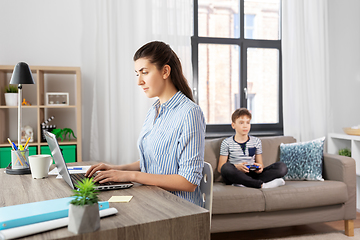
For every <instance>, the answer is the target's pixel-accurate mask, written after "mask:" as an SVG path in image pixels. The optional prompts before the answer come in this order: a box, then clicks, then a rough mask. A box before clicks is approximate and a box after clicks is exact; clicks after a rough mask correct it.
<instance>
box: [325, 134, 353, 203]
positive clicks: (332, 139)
mask: <svg viewBox="0 0 360 240" xmlns="http://www.w3.org/2000/svg"><path fill="white" fill-rule="evenodd" d="M343 148H348V149H350V151H351V157H352V158H353V159H355V164H356V208H357V209H358V210H359V209H360V136H356V135H348V134H340V133H329V134H328V153H331V154H338V152H339V150H340V149H343Z"/></svg>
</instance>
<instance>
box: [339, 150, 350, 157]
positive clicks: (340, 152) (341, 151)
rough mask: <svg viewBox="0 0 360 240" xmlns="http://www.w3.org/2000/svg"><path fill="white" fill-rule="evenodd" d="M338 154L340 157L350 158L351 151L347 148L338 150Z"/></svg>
mask: <svg viewBox="0 0 360 240" xmlns="http://www.w3.org/2000/svg"><path fill="white" fill-rule="evenodd" d="M338 154H339V155H341V156H346V157H351V151H350V149H348V148H343V149H340V150H339V152H338Z"/></svg>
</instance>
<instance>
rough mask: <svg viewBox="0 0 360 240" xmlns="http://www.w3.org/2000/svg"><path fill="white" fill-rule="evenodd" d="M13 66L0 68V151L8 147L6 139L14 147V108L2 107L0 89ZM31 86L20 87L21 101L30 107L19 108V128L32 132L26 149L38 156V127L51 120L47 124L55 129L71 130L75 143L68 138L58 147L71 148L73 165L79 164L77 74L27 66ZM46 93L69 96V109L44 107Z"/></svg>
mask: <svg viewBox="0 0 360 240" xmlns="http://www.w3.org/2000/svg"><path fill="white" fill-rule="evenodd" d="M14 67H15V66H9V65H6V66H4V65H0V148H4V147H9V143H8V142H7V138H8V137H10V138H11V140H12V141H13V142H15V143H17V120H16V119H17V108H18V107H17V106H6V104H5V97H4V88H5V87H6V86H7V85H8V84H9V82H10V79H11V74H12V72H13V69H14ZM30 69H31V72H32V74H33V78H34V81H35V84H31V85H23V98H25V99H26V101H29V102H30V103H31V106H22V107H21V108H22V118H23V121H22V125H23V127H24V126H26V125H29V126H31V127H32V128H33V130H34V136H33V138H34V141H33V142H30V143H29V146H35V147H36V149H37V154H40V153H41V152H40V149H41V146H46V145H47V143H46V142H41V127H40V125H41V123H42V122H44V121H45V120H47V119H48V118H49V117H50V116H54V117H55V118H54V120H52V122H51V123H49V125H50V124H56V126H57V128H71V129H72V130H73V131H74V133H75V136H76V137H77V138H76V139H71V140H70V141H69V140H68V138H67V139H66V140H64V141H63V142H61V141H59V145H60V146H62V145H75V146H76V161H78V162H81V161H82V159H81V152H82V146H81V143H82V138H81V71H80V68H79V67H51V66H30ZM46 92H69V93H70V94H69V95H70V100H69V105H59V106H53V105H51V106H47V105H45V103H46V100H45V96H46Z"/></svg>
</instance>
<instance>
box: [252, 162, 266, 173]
mask: <svg viewBox="0 0 360 240" xmlns="http://www.w3.org/2000/svg"><path fill="white" fill-rule="evenodd" d="M254 165H256V166H259V168H258V169H257V170H256V171H255V172H256V173H262V171H263V170H264V169H263V166H262V164H260V163H254Z"/></svg>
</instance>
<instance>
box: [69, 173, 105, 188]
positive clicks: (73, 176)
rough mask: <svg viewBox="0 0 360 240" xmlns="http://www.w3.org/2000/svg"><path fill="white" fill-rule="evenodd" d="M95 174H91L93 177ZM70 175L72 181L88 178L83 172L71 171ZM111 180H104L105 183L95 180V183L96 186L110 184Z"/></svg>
mask: <svg viewBox="0 0 360 240" xmlns="http://www.w3.org/2000/svg"><path fill="white" fill-rule="evenodd" d="M95 176H96V173H95V174H94V175H93V177H95ZM70 177H71V179H72V180H73V182H75V183H77V182H78V181H80V182H81V181H82V180H83V179H84V178H88V177H85V174H84V173H73V174H70ZM110 184H111V182H106V183H98V182H95V185H98V186H104V185H110Z"/></svg>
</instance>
